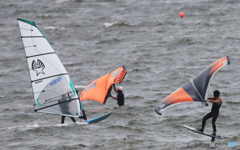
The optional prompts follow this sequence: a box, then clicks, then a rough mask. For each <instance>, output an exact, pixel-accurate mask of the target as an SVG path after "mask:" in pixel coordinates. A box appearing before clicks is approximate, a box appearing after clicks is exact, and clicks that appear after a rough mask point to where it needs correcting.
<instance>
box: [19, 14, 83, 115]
mask: <svg viewBox="0 0 240 150" xmlns="http://www.w3.org/2000/svg"><path fill="white" fill-rule="evenodd" d="M17 20H18V24H19V28H20V33H21V38H22V41H23V45H24V49H25V52H26V58H27V63H28V69H29V72H30V77H31V83H32V88H33V93H34V100H35V111H36V112H44V113H50V114H60V115H64V116H70V117H81V116H84V117H85V114H84V110H83V108H82V105H81V103H80V102H79V99H78V95H77V93H76V91H75V89H74V86H73V83H72V81H71V79H70V77H69V75H68V72H67V71H66V69H65V67H64V66H63V64H62V62H61V60H60V59H59V57H58V55H57V53H56V52H55V51H54V49H53V48H52V46H51V45H50V43H49V42H48V40H47V38H46V37H45V36H44V35H43V33H42V32H41V30H40V29H39V28H38V27H37V25H36V24H35V23H34V22H30V21H27V20H23V19H17Z"/></svg>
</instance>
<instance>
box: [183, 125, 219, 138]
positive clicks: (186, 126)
mask: <svg viewBox="0 0 240 150" xmlns="http://www.w3.org/2000/svg"><path fill="white" fill-rule="evenodd" d="M183 127H184V128H186V129H188V130H190V131H193V132H195V133H199V134H202V135H206V136H209V137H212V138H216V139H222V137H221V136H220V135H217V136H213V135H211V134H209V133H204V132H200V131H198V130H197V129H196V128H193V127H190V126H188V125H183Z"/></svg>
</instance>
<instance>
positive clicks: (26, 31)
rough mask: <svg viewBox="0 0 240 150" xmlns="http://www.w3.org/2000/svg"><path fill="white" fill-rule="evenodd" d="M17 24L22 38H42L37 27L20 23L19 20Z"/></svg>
mask: <svg viewBox="0 0 240 150" xmlns="http://www.w3.org/2000/svg"><path fill="white" fill-rule="evenodd" d="M18 23H19V28H20V32H21V35H22V37H24V36H43V35H42V33H41V32H40V31H39V30H38V28H37V27H35V26H33V25H31V24H29V23H26V22H22V21H20V20H18Z"/></svg>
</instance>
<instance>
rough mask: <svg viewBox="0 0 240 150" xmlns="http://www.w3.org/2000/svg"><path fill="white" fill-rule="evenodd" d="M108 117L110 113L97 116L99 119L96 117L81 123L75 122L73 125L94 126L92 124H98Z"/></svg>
mask: <svg viewBox="0 0 240 150" xmlns="http://www.w3.org/2000/svg"><path fill="white" fill-rule="evenodd" d="M110 115H111V113H107V114H104V115H102V116H99V117H97V118H93V119H90V120H86V121H83V122H75V124H78V125H84V124H94V123H98V122H100V121H102V120H104V119H106V118H107V117H109V116H110Z"/></svg>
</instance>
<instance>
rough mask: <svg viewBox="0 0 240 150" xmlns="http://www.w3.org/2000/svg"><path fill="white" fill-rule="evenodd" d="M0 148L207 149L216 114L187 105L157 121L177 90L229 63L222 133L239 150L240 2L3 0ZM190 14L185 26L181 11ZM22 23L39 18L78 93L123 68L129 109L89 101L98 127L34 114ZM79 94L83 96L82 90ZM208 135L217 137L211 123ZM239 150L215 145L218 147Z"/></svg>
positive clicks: (222, 84) (224, 74)
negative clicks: (201, 131) (200, 131)
mask: <svg viewBox="0 0 240 150" xmlns="http://www.w3.org/2000/svg"><path fill="white" fill-rule="evenodd" d="M0 6H1V7H0V8H1V9H0V18H1V21H0V35H1V36H0V37H1V38H0V46H1V54H0V56H1V57H0V67H1V68H0V82H1V87H0V106H1V107H0V120H1V122H0V145H1V149H14V150H15V149H19V150H26V149H29V150H34V149H51V150H55V149H58V150H59V149H101V150H105V149H124V150H125V149H190V150H191V149H208V148H210V146H209V142H210V138H209V137H205V136H201V135H197V134H195V133H191V132H189V131H187V130H186V129H184V128H183V127H182V124H188V125H191V126H194V127H199V126H200V124H201V119H202V117H203V116H204V115H205V114H206V113H207V112H209V111H210V108H211V107H205V106H202V105H201V104H199V103H185V104H181V105H176V106H174V107H171V108H169V109H167V110H166V111H165V112H164V114H163V115H162V116H158V115H157V114H156V113H155V112H154V109H155V107H156V106H158V104H159V103H160V102H161V101H162V100H163V99H164V98H165V97H166V96H168V95H169V94H170V93H172V92H173V91H175V90H176V89H177V88H178V87H180V86H182V85H183V84H185V83H186V82H188V81H190V80H191V79H192V78H194V76H196V75H197V74H198V73H199V72H200V71H202V70H203V69H205V67H207V66H208V65H209V64H211V63H213V62H214V61H216V60H218V59H219V58H221V57H224V56H227V55H228V56H230V57H231V60H232V63H231V65H230V66H226V67H224V68H223V69H222V70H220V71H219V72H218V73H217V74H216V75H215V76H214V78H213V80H212V82H211V88H210V93H209V94H210V95H211V92H212V91H213V90H215V89H219V90H220V91H221V92H222V94H221V96H222V99H223V105H222V108H221V110H220V116H219V118H218V120H217V129H218V132H219V134H221V135H222V136H223V137H224V139H223V140H218V141H217V142H238V144H240V138H239V135H240V132H239V131H240V119H239V108H240V100H239V97H240V94H239V79H240V77H239V75H240V71H239V69H240V67H239V60H240V57H239V48H240V46H239V42H240V38H239V35H240V29H239V27H240V26H239V25H240V9H239V8H240V2H239V1H236V0H221V1H219V0H195V1H192V0H181V1H175V0H169V1H165V0H151V1H149V0H38V1H33V0H20V1H15V0H4V1H1V2H0ZM180 12H184V13H185V17H184V18H183V19H181V18H180V17H179V13H180ZM17 18H23V19H26V20H30V21H34V22H35V23H36V24H37V25H38V26H39V28H40V29H41V30H42V31H43V33H44V34H45V36H46V37H47V38H48V40H49V41H50V43H51V44H52V46H53V48H54V49H55V51H56V52H57V53H58V55H59V57H60V59H61V60H62V62H63V63H64V65H65V67H66V69H67V71H68V72H69V74H70V76H71V78H72V81H73V82H74V84H75V85H79V86H80V87H84V86H86V85H87V84H88V83H89V82H91V81H92V80H95V79H97V78H99V77H100V76H102V75H105V74H106V73H108V72H111V71H113V70H115V69H116V68H118V67H120V66H122V65H125V67H126V68H127V71H128V74H127V76H126V77H125V79H124V81H123V82H122V86H123V87H124V94H125V98H126V100H125V103H126V105H125V106H124V107H121V108H119V107H117V105H116V102H115V101H114V100H111V99H109V100H108V101H107V103H106V105H101V104H98V103H96V102H92V101H84V102H83V106H84V108H85V109H86V113H87V116H88V117H89V118H93V117H97V116H99V115H101V114H103V113H104V112H112V115H111V116H110V117H109V118H108V119H106V120H104V121H102V122H100V123H98V124H95V125H85V126H79V125H75V126H74V125H72V124H71V120H70V119H69V118H66V122H67V125H65V126H60V125H59V123H60V116H55V115H47V114H39V113H33V106H32V104H33V94H32V89H31V84H30V77H29V73H28V70H27V63H26V59H25V53H24V49H23V45H22V41H21V38H20V32H19V29H18V24H17V20H16V19H17ZM80 90H82V89H80ZM206 130H207V131H209V132H211V130H212V128H211V122H209V123H208V124H207V127H206ZM230 148H231V149H240V146H235V147H227V146H218V147H216V148H214V149H230Z"/></svg>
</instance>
